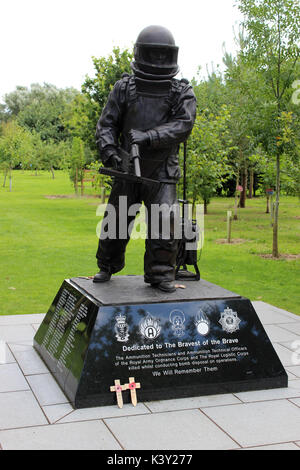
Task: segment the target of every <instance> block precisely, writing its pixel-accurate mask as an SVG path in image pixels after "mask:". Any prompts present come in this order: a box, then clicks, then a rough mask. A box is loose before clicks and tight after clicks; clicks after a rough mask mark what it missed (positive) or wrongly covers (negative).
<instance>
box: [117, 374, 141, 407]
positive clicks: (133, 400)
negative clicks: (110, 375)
mask: <svg viewBox="0 0 300 470" xmlns="http://www.w3.org/2000/svg"><path fill="white" fill-rule="evenodd" d="M137 388H141V384H140V383H136V382H135V380H134V377H129V383H128V384H125V385H121V384H120V380H115V385H112V386H111V387H110V391H111V392H116V396H117V403H118V407H119V408H123V397H122V392H124V390H130V395H131V403H132V404H133V406H136V405H137V397H136V389H137Z"/></svg>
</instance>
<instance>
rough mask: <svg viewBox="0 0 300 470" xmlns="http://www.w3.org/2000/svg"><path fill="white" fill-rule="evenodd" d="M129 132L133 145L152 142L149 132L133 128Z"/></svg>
mask: <svg viewBox="0 0 300 470" xmlns="http://www.w3.org/2000/svg"><path fill="white" fill-rule="evenodd" d="M128 134H129V141H130V143H131V145H133V144H137V145H149V144H150V137H149V135H148V132H144V131H138V130H136V129H131V131H129V133H128Z"/></svg>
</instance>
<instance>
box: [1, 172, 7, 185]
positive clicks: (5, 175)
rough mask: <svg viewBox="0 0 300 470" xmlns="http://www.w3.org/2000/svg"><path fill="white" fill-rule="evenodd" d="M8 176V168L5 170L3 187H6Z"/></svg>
mask: <svg viewBox="0 0 300 470" xmlns="http://www.w3.org/2000/svg"><path fill="white" fill-rule="evenodd" d="M6 177H7V170H5V173H4V180H3V185H2V186H3V188H5V184H6Z"/></svg>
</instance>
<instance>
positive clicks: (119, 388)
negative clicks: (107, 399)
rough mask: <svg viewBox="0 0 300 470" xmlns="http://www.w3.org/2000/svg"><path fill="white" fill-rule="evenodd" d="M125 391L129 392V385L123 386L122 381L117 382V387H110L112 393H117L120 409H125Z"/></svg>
mask: <svg viewBox="0 0 300 470" xmlns="http://www.w3.org/2000/svg"><path fill="white" fill-rule="evenodd" d="M124 390H127V384H126V385H121V384H120V380H115V385H112V386H111V387H110V391H111V392H116V396H117V403H118V407H119V408H123V397H122V392H123V391H124Z"/></svg>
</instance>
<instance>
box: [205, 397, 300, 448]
mask: <svg viewBox="0 0 300 470" xmlns="http://www.w3.org/2000/svg"><path fill="white" fill-rule="evenodd" d="M204 411H205V414H207V416H209V417H210V418H211V419H212V420H213V421H214V422H215V423H216V424H217V425H218V426H220V427H221V428H222V429H223V430H224V431H225V432H227V434H228V435H230V436H232V438H233V439H235V440H236V441H237V442H238V443H239V444H240V445H241V446H242V447H254V446H259V445H264V444H279V443H283V442H290V441H297V440H299V436H300V408H298V407H297V406H296V405H295V404H293V403H291V402H290V401H288V400H274V401H263V402H258V403H257V402H256V403H243V404H241V405H229V406H216V407H213V408H205V410H204Z"/></svg>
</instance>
